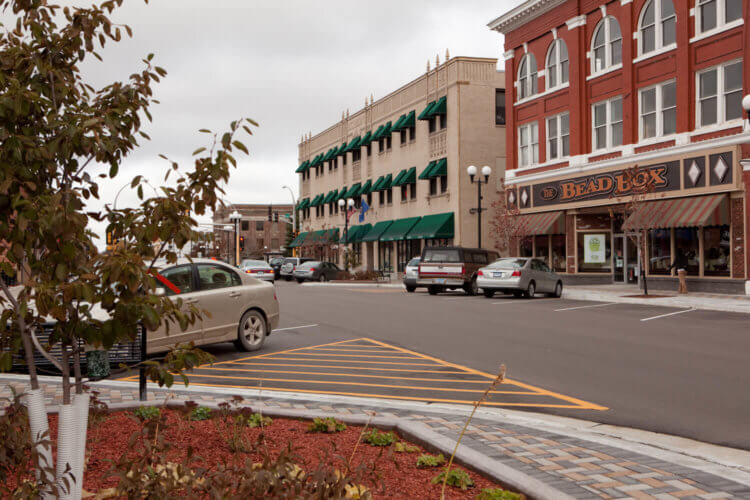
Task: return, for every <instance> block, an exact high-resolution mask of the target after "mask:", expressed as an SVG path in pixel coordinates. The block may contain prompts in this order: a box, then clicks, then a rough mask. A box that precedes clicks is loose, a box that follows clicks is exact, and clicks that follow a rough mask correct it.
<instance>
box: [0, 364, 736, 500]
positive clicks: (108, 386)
mask: <svg viewBox="0 0 750 500" xmlns="http://www.w3.org/2000/svg"><path fill="white" fill-rule="evenodd" d="M26 380H27V377H25V376H22V375H0V398H2V397H8V396H9V395H10V392H11V387H14V388H16V389H20V390H23V389H24V388H25V387H26ZM42 381H43V385H44V388H45V391H46V394H47V399H48V401H49V403H50V404H52V405H55V404H59V402H60V397H61V387H60V383H59V379H58V378H53V377H42ZM89 386H90V388H91V389H92V390H95V391H98V392H99V396H98V397H99V398H100V399H101V400H103V401H105V402H107V403H108V404H109V405H110V407H111V408H113V409H116V408H127V407H130V408H132V407H134V406H138V405H140V404H141V403H139V402H138V401H137V398H138V395H137V384H135V383H132V382H120V381H102V382H95V383H90V384H89ZM233 395H241V396H243V397H244V398H245V402H246V404H247V405H248V406H250V407H252V408H253V410H254V411H258V410H261V411H263V412H264V413H265V414H268V415H272V416H273V415H276V416H288V417H302V418H312V417H314V416H334V417H336V418H339V419H341V420H344V421H346V422H349V423H352V424H363V423H365V422H368V421H369V422H370V423H371V425H377V426H380V427H385V428H393V429H396V430H398V431H399V432H401V433H402V434H403V435H404V436H405V437H406V438H408V439H411V440H414V441H416V442H418V443H420V444H422V445H423V446H425V447H427V448H428V449H432V450H433V451H435V452H438V451H439V452H441V453H444V454H445V453H447V454H450V453H451V452H452V451H453V447H454V446H455V442H456V439H457V437H458V434H459V432H460V430H461V428H462V426H463V424H464V422H465V419H466V417H467V415H468V414H469V412H470V411H471V407H470V406H468V405H466V406H451V405H440V404H426V403H414V402H405V401H393V400H387V399H374V398H373V399H365V398H349V397H343V396H328V395H316V394H301V393H293V392H269V391H259V390H257V389H234V388H231V389H230V388H219V387H216V388H207V387H197V388H195V387H188V388H185V387H182V386H180V387H179V388H173V389H171V390H167V389H158V388H155V387H150V388H149V400H150V402H149V404H164V401H165V400H169V401H170V404H177V403H179V404H181V403H182V402H184V401H188V400H190V401H194V402H196V403H198V404H201V405H206V406H212V407H215V406H216V405H218V404H219V403H220V402H222V401H225V400H227V399H229V398H230V397H231V396H233ZM457 459H458V460H459V461H460V462H461V463H463V464H465V465H467V466H469V467H471V468H473V469H475V470H477V471H479V472H481V473H483V474H485V475H488V476H490V477H494V478H495V479H496V480H498V481H500V482H502V483H504V484H506V485H507V486H508V487H510V488H514V489H517V490H520V491H523V492H525V493H527V494H529V495H530V496H531V497H532V498H539V499H555V500H557V499H568V498H576V499H585V498H616V499H623V498H637V499H642V498H659V499H673V498H691V499H699V498H701V499H717V498H750V453H749V452H746V451H742V450H736V449H731V448H723V447H718V446H714V445H707V444H704V443H698V442H695V441H691V440H687V439H682V438H675V437H673V436H665V435H659V434H654V433H649V432H642V431H638V430H634V429H625V428H617V427H613V426H607V425H599V424H596V423H593V422H586V421H581V420H574V419H568V418H560V417H552V416H546V415H539V414H534V413H527V412H519V411H510V410H503V409H485V408H481V409H480V410H479V411H477V414H476V416H475V417H474V420H473V421H472V424H471V425H470V426H469V428H468V431H467V433H466V435H465V436H464V439H463V441H462V444H461V447H460V448H459V453H458V454H457Z"/></svg>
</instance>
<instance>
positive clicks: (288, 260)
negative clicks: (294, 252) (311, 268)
mask: <svg viewBox="0 0 750 500" xmlns="http://www.w3.org/2000/svg"><path fill="white" fill-rule="evenodd" d="M284 264H295V265H296V264H297V259H284Z"/></svg>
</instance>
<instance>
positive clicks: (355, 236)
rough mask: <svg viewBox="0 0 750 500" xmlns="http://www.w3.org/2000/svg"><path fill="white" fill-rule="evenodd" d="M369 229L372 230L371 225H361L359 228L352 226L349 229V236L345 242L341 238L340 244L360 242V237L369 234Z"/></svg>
mask: <svg viewBox="0 0 750 500" xmlns="http://www.w3.org/2000/svg"><path fill="white" fill-rule="evenodd" d="M370 229H372V224H362V225H359V226H352V227H350V228H349V234H348V237H347V238H346V241H344V238H343V237H342V239H341V242H342V243H358V242H360V241H362V237H363V236H364V235H366V234H367V233H368V232H370Z"/></svg>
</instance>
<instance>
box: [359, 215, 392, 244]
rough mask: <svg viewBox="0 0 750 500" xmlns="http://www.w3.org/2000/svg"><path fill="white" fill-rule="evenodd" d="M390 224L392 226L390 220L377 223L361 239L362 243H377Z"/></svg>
mask: <svg viewBox="0 0 750 500" xmlns="http://www.w3.org/2000/svg"><path fill="white" fill-rule="evenodd" d="M391 224H393V221H392V220H385V221H381V222H378V223H377V224H375V225H374V226H372V229H370V230H369V231H368V232H367V234H365V235H364V236H363V237H362V241H378V240H379V239H380V236H382V234H383V233H384V232H385V231H386V230H387V229H388V228H389V227H391Z"/></svg>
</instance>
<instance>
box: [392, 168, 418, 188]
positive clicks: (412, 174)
mask: <svg viewBox="0 0 750 500" xmlns="http://www.w3.org/2000/svg"><path fill="white" fill-rule="evenodd" d="M415 182H417V167H411V168H410V169H408V170H402V171H401V173H400V174H398V177H396V178H395V179H394V180H393V184H392V185H393V186H403V185H404V184H413V183H415Z"/></svg>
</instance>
